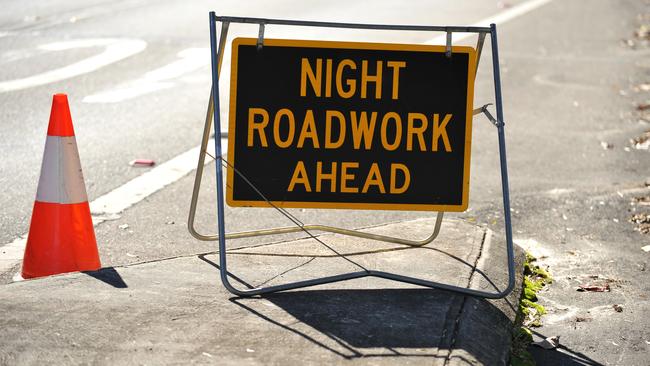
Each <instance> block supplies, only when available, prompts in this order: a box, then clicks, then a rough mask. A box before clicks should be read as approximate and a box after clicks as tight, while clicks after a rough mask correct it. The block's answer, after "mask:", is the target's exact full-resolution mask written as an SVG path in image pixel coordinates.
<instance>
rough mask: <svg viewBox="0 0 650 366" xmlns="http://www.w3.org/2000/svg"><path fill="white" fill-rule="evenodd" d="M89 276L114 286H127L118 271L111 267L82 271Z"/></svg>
mask: <svg viewBox="0 0 650 366" xmlns="http://www.w3.org/2000/svg"><path fill="white" fill-rule="evenodd" d="M83 273H84V274H87V275H88V276H90V277H93V278H96V279H98V280H100V281H102V282H104V283H107V284H109V285H111V286H113V287H115V288H127V287H129V286H127V285H126V282H124V280H123V279H122V276H120V274H119V273H117V271H116V270H115V268H113V267H107V268H102V269H99V270H97V271H83Z"/></svg>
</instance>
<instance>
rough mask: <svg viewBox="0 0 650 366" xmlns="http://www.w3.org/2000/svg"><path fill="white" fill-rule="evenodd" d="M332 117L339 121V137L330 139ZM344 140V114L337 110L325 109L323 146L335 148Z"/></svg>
mask: <svg viewBox="0 0 650 366" xmlns="http://www.w3.org/2000/svg"><path fill="white" fill-rule="evenodd" d="M332 118H336V119H337V120H338V121H339V139H338V140H336V141H332ZM344 141H345V116H343V113H341V112H339V111H332V110H327V111H325V148H326V149H337V148H339V147H341V145H343V142H344Z"/></svg>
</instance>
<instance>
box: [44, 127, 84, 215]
mask: <svg viewBox="0 0 650 366" xmlns="http://www.w3.org/2000/svg"><path fill="white" fill-rule="evenodd" d="M36 200H37V201H39V202H50V203H81V202H86V201H88V195H87V194H86V186H85V184H84V177H83V173H82V172H81V163H80V162H79V151H77V141H76V139H75V137H74V136H47V140H46V141H45V152H44V153H43V165H42V166H41V178H40V179H39V181H38V191H37V192H36Z"/></svg>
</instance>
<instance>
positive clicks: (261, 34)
mask: <svg viewBox="0 0 650 366" xmlns="http://www.w3.org/2000/svg"><path fill="white" fill-rule="evenodd" d="M263 46H264V23H260V32H259V34H258V35H257V50H258V51H260V50H261V49H262V47H263Z"/></svg>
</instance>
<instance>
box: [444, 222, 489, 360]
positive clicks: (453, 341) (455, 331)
mask: <svg viewBox="0 0 650 366" xmlns="http://www.w3.org/2000/svg"><path fill="white" fill-rule="evenodd" d="M486 237H487V230H485V231H483V238H482V240H481V246H480V247H479V250H478V255H477V256H476V259H475V260H474V266H473V268H472V272H471V273H470V275H469V278H468V280H467V286H466V287H467V288H469V287H470V286H471V284H472V280H473V279H474V274H475V273H476V272H477V270H476V267H477V266H478V262H479V260H480V259H481V257H482V256H483V246H484V245H485V238H486ZM466 303H467V295H465V296H463V300H462V302H461V304H460V309H459V310H458V313H457V314H456V317H455V318H454V322H453V324H454V328H453V330H452V333H451V342H450V344H449V352H448V353H447V357H445V362H444V364H443V366H448V365H449V362H450V361H451V355H452V352H453V351H454V347H455V346H456V339H457V338H458V333H459V332H460V328H459V326H458V325H459V324H460V318H461V316H462V315H463V313H464V312H465V304H466Z"/></svg>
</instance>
